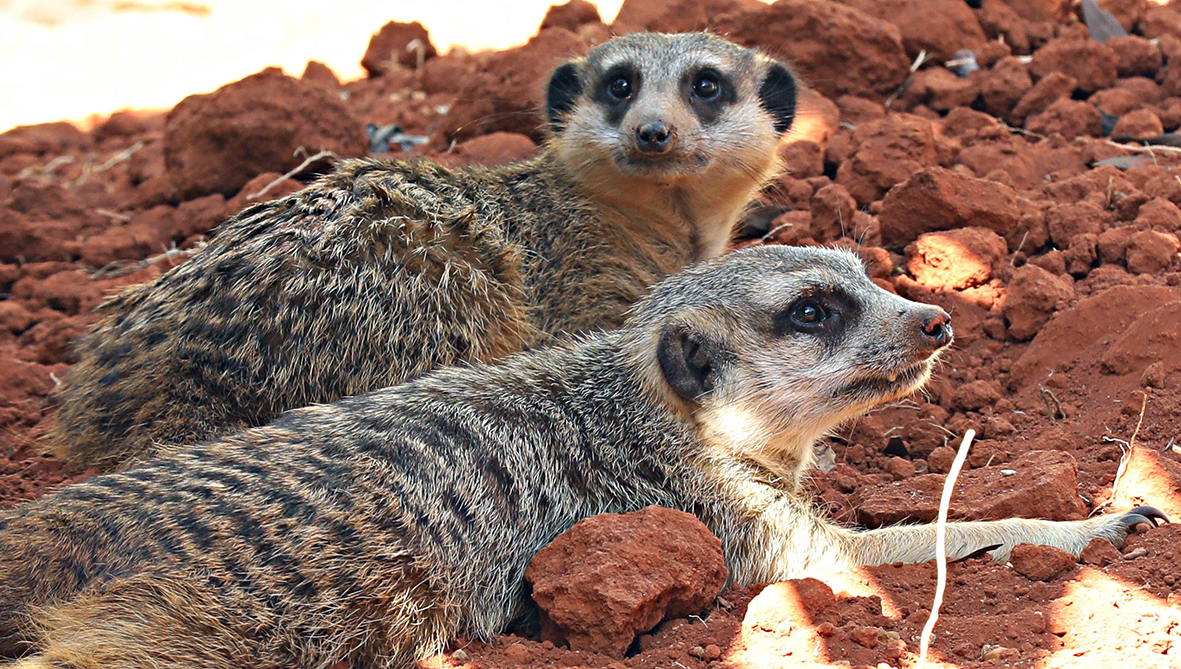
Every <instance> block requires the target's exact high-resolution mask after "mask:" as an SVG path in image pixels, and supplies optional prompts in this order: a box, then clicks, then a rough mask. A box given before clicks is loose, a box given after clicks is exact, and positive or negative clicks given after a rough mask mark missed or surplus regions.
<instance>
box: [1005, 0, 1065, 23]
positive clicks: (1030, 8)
mask: <svg viewBox="0 0 1181 669" xmlns="http://www.w3.org/2000/svg"><path fill="white" fill-rule="evenodd" d="M1005 4H1007V5H1009V6H1010V7H1012V8H1013V11H1015V12H1016V13H1017V14H1018V15H1019V16H1020V17H1021V18H1023V19H1025V20H1026V21H1061V20H1063V19H1065V18H1066V16H1067V15H1068V14H1069V13H1070V7H1071V4H1072V3H1071V0H1005Z"/></svg>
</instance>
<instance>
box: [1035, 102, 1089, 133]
mask: <svg viewBox="0 0 1181 669" xmlns="http://www.w3.org/2000/svg"><path fill="white" fill-rule="evenodd" d="M1025 129H1026V130H1028V131H1030V132H1033V133H1037V134H1039V135H1043V136H1050V135H1053V134H1059V135H1062V136H1063V137H1065V138H1066V139H1074V138H1075V137H1084V136H1091V137H1098V136H1099V135H1100V134H1102V132H1103V120H1102V117H1101V116H1100V115H1099V110H1098V109H1095V108H1094V107H1093V106H1091V105H1090V104H1088V103H1086V102H1082V101H1080V100H1071V99H1069V98H1062V99H1059V100H1058V101H1057V102H1055V103H1053V104H1051V105H1050V106H1049V107H1047V108H1046V110H1045V111H1043V112H1042V113H1040V114H1038V115H1036V116H1032V117H1030V118H1028V119H1027V120H1026V121H1025Z"/></svg>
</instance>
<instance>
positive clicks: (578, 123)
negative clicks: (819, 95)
mask: <svg viewBox="0 0 1181 669" xmlns="http://www.w3.org/2000/svg"><path fill="white" fill-rule="evenodd" d="M795 104H796V84H795V79H794V78H793V76H792V74H791V73H790V72H789V71H788V69H787V68H786V67H785V66H784V65H782V64H780V63H777V62H775V61H773V60H771V59H769V58H767V57H765V56H762V55H761V54H758V53H757V52H754V51H751V50H749V49H746V48H743V47H740V46H738V45H736V44H733V43H731V42H728V41H726V40H724V39H721V38H719V37H716V36H713V35H708V34H705V33H686V34H677V35H667V34H660V33H635V34H631V35H626V36H624V37H618V38H615V39H613V40H611V41H609V42H607V43H605V44H603V45H601V46H599V47H598V48H596V49H594V50H593V51H591V52H590V54H588V55H587V57H586V58H585V59H581V60H577V61H573V62H570V63H567V64H565V65H563V66H561V67H559V68H558V69H557V70H556V71H555V72H554V74H553V77H552V78H551V80H550V84H549V91H548V100H547V115H548V118H549V124H550V129H551V130H552V131H553V135H554V137H553V139H552V140H551V143H553V144H554V145H555V146H556V147H557V148H558V153H559V155H560V156H563V157H564V159H565V160H566V161H567V162H568V163H570V164H571V165H572V167H574V168H575V169H577V170H579V171H581V172H582V173H584V174H585V175H586V176H588V177H589V178H591V179H593V178H595V177H596V176H598V177H599V178H600V179H603V180H605V181H607V180H611V179H612V177H611V176H610V174H612V173H613V174H619V173H623V174H626V175H630V176H633V177H638V178H641V179H644V180H647V181H651V182H655V183H678V182H681V181H684V180H686V179H689V178H692V177H694V176H705V175H710V174H715V173H721V172H722V171H727V172H731V173H738V174H744V173H745V174H748V175H753V174H759V175H761V174H763V173H765V172H766V171H767V170H768V168H769V162H770V161H773V159H774V155H775V148H776V146H777V144H778V141H779V138H780V136H781V135H782V133H783V132H785V131H786V130H787V129H788V128H789V127H791V124H792V120H793V118H794V116H795ZM615 181H617V178H616V179H615Z"/></svg>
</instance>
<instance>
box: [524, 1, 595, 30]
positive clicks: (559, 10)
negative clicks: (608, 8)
mask: <svg viewBox="0 0 1181 669" xmlns="http://www.w3.org/2000/svg"><path fill="white" fill-rule="evenodd" d="M601 22H602V19H601V18H599V8H598V7H596V6H595V5H594V3H590V2H587V1H586V0H569V2H566V3H565V4H561V5H551V6H550V8H549V9H548V10H546V12H545V18H544V19H542V20H541V27H540V28H538V30H539V31H540V30H545V29H546V28H565V29H566V30H569V31H571V32H578V29H579V28H580V27H582V26H583V25H585V24H587V23H601Z"/></svg>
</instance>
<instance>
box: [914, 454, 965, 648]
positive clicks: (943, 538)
mask: <svg viewBox="0 0 1181 669" xmlns="http://www.w3.org/2000/svg"><path fill="white" fill-rule="evenodd" d="M975 438H976V430H968V431H967V432H965V433H964V438H963V439H961V440H960V449H959V451H957V452H956V454H955V460H952V462H951V471H949V472H947V478H946V479H945V480H944V481H943V496H942V497H941V498H940V499H939V518H938V520H936V521H935V573H936V575H937V576H936V578H937V580H936V583H935V601H934V602H932V603H931V615H930V616H928V617H927V624H926V625H923V634H922V637H921V638H920V639H919V667H925V666H926V665H927V647H928V646H930V644H931V632H932V631H933V630H934V629H935V621H937V620H939V607H940V606H942V605H943V591H944V590H945V589H947V509H948V507H950V506H951V491H952V489H954V488H955V480H956V479H957V478H959V475H960V469H961V468H963V466H964V460H967V459H968V449H969V448H971V447H972V440H973V439H975Z"/></svg>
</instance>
